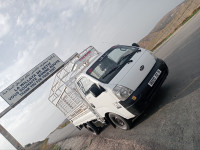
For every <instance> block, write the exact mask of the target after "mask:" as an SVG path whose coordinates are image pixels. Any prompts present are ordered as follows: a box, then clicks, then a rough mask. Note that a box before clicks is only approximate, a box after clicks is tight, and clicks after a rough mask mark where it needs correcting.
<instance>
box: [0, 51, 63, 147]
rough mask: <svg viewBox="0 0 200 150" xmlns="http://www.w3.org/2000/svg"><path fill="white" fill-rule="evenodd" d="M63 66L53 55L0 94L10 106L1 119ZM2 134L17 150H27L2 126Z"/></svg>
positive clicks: (0, 129)
mask: <svg viewBox="0 0 200 150" xmlns="http://www.w3.org/2000/svg"><path fill="white" fill-rule="evenodd" d="M63 66H64V62H63V61H62V60H61V59H60V58H59V57H58V56H56V55H55V54H52V55H50V56H49V57H47V58H46V59H45V60H43V61H42V62H41V63H40V64H38V65H37V66H35V67H34V68H33V69H32V70H30V71H29V72H27V73H26V74H25V75H23V76H22V77H21V78H19V79H18V80H17V81H15V82H14V83H13V84H11V85H10V86H9V87H7V88H6V89H4V90H3V91H2V92H0V96H1V97H2V98H3V99H4V100H5V101H6V102H7V103H8V104H9V105H10V106H9V107H8V108H6V109H5V110H4V111H3V112H1V113H0V118H1V117H3V116H4V115H5V114H6V113H7V112H9V111H10V110H11V109H12V108H14V107H15V106H16V105H18V104H19V103H20V102H21V101H23V100H24V99H25V98H26V97H27V96H28V95H30V94H31V93H32V92H33V91H34V90H36V89H37V88H38V87H39V86H40V85H42V84H43V83H44V82H45V81H47V80H48V79H49V78H50V77H52V76H53V75H54V74H55V73H56V72H57V71H58V70H59V69H61V68H62V67H63ZM0 133H1V134H2V135H3V136H4V137H5V138H6V139H7V140H8V141H9V142H10V143H11V144H12V145H13V146H14V147H15V148H16V149H17V150H25V149H24V147H23V146H22V145H20V143H19V142H18V141H17V140H16V139H15V138H14V137H13V136H12V135H11V134H10V133H9V132H8V131H7V130H6V129H5V128H4V127H3V126H1V125H0Z"/></svg>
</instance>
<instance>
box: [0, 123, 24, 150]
mask: <svg viewBox="0 0 200 150" xmlns="http://www.w3.org/2000/svg"><path fill="white" fill-rule="evenodd" d="M0 133H1V134H2V135H3V136H4V137H5V138H6V139H7V140H8V141H9V142H10V143H11V144H12V145H13V146H14V147H15V148H16V149H17V150H25V148H24V147H23V146H22V145H21V144H20V143H19V142H18V141H17V140H16V139H15V138H14V137H13V136H12V135H11V134H10V133H9V132H8V131H7V130H6V129H5V128H4V127H3V126H2V125H1V124H0Z"/></svg>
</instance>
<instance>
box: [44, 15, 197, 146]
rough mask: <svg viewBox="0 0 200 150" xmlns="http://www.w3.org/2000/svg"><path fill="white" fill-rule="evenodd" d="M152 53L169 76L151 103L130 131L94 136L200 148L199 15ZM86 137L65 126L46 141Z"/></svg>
mask: <svg viewBox="0 0 200 150" xmlns="http://www.w3.org/2000/svg"><path fill="white" fill-rule="evenodd" d="M155 54H156V56H158V57H160V58H162V59H164V60H165V62H166V63H167V65H168V67H169V75H168V77H167V79H166V81H165V82H164V84H163V86H162V87H161V89H160V90H159V92H158V93H157V95H156V96H155V98H154V101H153V102H152V104H151V105H150V106H149V108H148V109H147V110H146V112H145V113H144V114H143V115H141V116H140V117H139V118H138V119H137V120H136V121H135V122H134V123H133V128H132V129H131V130H128V131H124V130H121V129H114V128H113V127H112V126H108V127H107V128H105V129H104V130H103V131H102V132H101V134H100V135H98V136H100V137H103V138H109V139H113V140H115V139H116V140H129V141H130V140H132V141H133V142H136V143H138V144H139V145H141V146H142V147H144V148H145V149H200V109H199V108H200V100H199V99H200V67H199V66H200V13H199V14H197V15H196V16H194V17H193V18H192V19H191V21H189V22H188V23H187V24H185V25H184V26H183V27H182V28H181V29H179V30H178V31H177V32H176V33H175V34H174V35H173V37H171V38H170V39H169V40H168V41H167V42H165V43H164V44H163V45H162V46H161V47H159V48H158V49H157V50H156V51H155ZM88 134H90V133H89V132H87V131H86V130H85V129H83V130H81V131H79V130H78V129H76V128H75V127H74V126H73V125H69V126H67V127H65V128H63V129H62V130H60V131H59V130H58V131H55V132H54V133H53V134H51V135H49V137H48V138H49V143H53V142H56V141H59V140H61V139H65V138H70V137H74V136H77V135H88ZM55 137H59V138H55Z"/></svg>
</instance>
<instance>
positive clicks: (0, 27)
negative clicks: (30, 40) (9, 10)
mask: <svg viewBox="0 0 200 150" xmlns="http://www.w3.org/2000/svg"><path fill="white" fill-rule="evenodd" d="M8 20H9V16H8V15H3V14H1V13H0V38H2V37H3V36H5V35H6V34H7V33H8V32H9V29H10V25H9V23H8Z"/></svg>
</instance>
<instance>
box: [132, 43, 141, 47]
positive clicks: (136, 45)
mask: <svg viewBox="0 0 200 150" xmlns="http://www.w3.org/2000/svg"><path fill="white" fill-rule="evenodd" d="M132 46H135V47H140V46H139V45H138V44H137V43H133V44H132Z"/></svg>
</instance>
